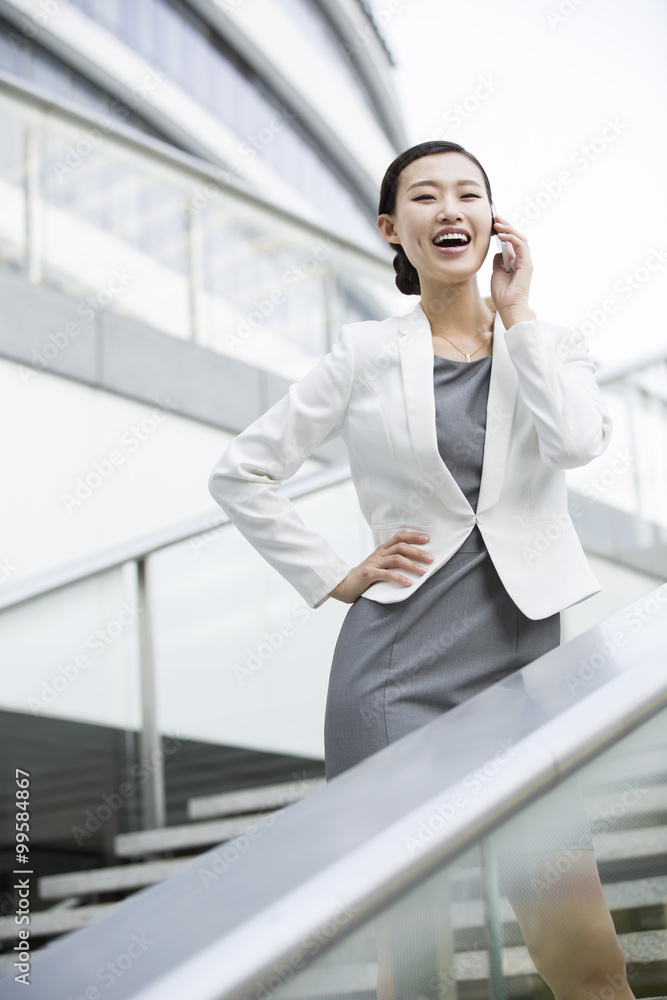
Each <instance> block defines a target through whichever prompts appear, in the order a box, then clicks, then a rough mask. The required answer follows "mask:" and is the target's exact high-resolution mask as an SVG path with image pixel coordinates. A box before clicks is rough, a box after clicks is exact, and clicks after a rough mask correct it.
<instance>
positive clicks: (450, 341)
mask: <svg viewBox="0 0 667 1000" xmlns="http://www.w3.org/2000/svg"><path fill="white" fill-rule="evenodd" d="M435 336H436V337H442V338H443V340H446V341H447V343H448V344H451V345H452V347H456V344H455V343H454V341H453V340H450V339H449V337H445V335H444V333H436V334H435ZM487 343H488V341H487V342H486V343H484V344H480V345H479V347H478V348H477V349H476V350H474V351H473V352H472V354H467V353H466V351H462V350H461V348H460V347H456V350H457V351H458V352H459V354H462V355H463V357H464V358H465V359H466V361H470V359H471V357H472V356H473V354H477V351H481V350H482V348H483V347H486V344H487Z"/></svg>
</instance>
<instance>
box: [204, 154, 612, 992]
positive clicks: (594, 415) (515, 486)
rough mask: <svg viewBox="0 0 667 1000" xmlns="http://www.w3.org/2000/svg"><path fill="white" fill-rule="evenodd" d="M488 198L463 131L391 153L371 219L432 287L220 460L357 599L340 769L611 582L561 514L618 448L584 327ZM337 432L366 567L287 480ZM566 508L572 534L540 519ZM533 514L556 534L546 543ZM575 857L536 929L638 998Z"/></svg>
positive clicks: (257, 510) (476, 682)
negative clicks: (558, 313)
mask: <svg viewBox="0 0 667 1000" xmlns="http://www.w3.org/2000/svg"><path fill="white" fill-rule="evenodd" d="M491 204H492V197H491V187H490V184H489V180H488V177H487V175H486V173H485V171H484V169H483V168H482V166H481V164H480V163H479V161H478V160H477V159H476V158H475V157H474V156H473V155H472V154H471V153H469V152H468V151H467V150H465V149H463V147H461V146H459V145H458V144H456V143H450V142H435V141H434V142H426V143H421V144H420V145H418V146H415V147H412V148H411V149H408V150H406V151H405V152H404V153H402V154H401V155H400V156H398V157H397V158H396V160H395V161H394V162H393V163H392V164H391V165H390V167H389V168H388V170H387V173H386V175H385V178H384V181H383V184H382V190H381V195H380V204H379V217H378V227H379V229H380V232H381V234H382V236H383V238H384V239H385V240H386V241H387V242H388V243H389V244H390V245H392V246H394V247H395V248H396V257H395V259H394V268H395V270H396V284H397V286H398V288H399V290H400V291H402V292H404V293H405V294H408V295H411V294H417V295H420V296H421V299H420V302H419V304H418V306H417V307H416V308H415V309H414V310H413V312H412V313H411V314H409V315H408V316H407V317H400V318H398V317H391V318H389V319H387V320H385V321H382V322H367V323H358V324H350V325H348V326H347V327H344V328H343V330H342V331H341V338H340V341H339V342H338V343H337V344H336V345H334V348H333V349H332V351H331V352H330V353H329V355H327V356H326V357H325V358H324V359H323V360H322V361H321V362H320V363H319V364H318V365H317V366H316V367H315V368H314V369H312V370H311V372H309V373H308V374H307V375H306V376H305V377H304V378H303V379H302V380H301V381H300V382H298V383H296V384H295V385H293V386H292V387H291V388H290V391H289V393H288V395H287V396H286V397H284V399H283V400H281V401H280V402H279V403H277V404H275V406H274V407H272V408H271V409H270V410H269V411H268V412H267V413H266V414H264V416H263V417H260V419H259V420H257V421H255V422H254V423H253V424H252V425H251V426H250V427H249V428H247V429H246V430H245V431H243V432H242V434H240V435H239V436H238V437H237V438H236V439H235V440H234V441H233V442H232V443H231V444H230V446H229V447H228V449H227V450H226V452H225V453H224V454H223V456H222V457H221V459H220V460H219V462H218V463H217V465H216V467H215V468H214V470H213V472H212V474H211V478H210V483H209V486H210V490H211V493H212V495H213V496H214V497H215V499H216V500H217V501H218V503H219V504H220V505H221V506H222V507H223V509H224V510H225V511H226V512H227V513H228V514H229V516H230V518H231V519H232V520H233V521H234V523H236V524H237V526H238V527H239V529H240V530H241V531H242V532H243V534H244V535H245V536H246V538H248V540H249V541H250V542H251V543H252V544H253V545H254V546H255V547H256V548H257V549H258V550H259V551H260V553H261V554H262V555H263V556H264V557H265V558H266V559H267V560H268V561H269V562H270V563H271V564H272V565H273V566H274V567H275V568H276V569H278V570H279V572H281V573H282V574H283V575H284V576H285V577H286V578H287V579H288V580H290V582H291V583H293V585H294V586H295V587H296V588H297V590H299V592H300V593H301V594H302V596H303V597H304V599H305V600H306V601H307V602H308V603H309V605H310V606H311V607H319V606H320V605H321V604H322V603H323V602H324V600H326V599H327V598H328V597H333V598H335V599H337V600H340V601H343V602H344V603H348V604H351V608H350V610H349V611H348V613H347V615H346V617H345V620H344V622H343V626H342V629H341V632H340V635H339V638H338V642H337V644H336V649H335V652H334V657H333V663H332V668H331V676H330V682H329V692H328V698H327V708H326V718H325V764H326V774H327V779H328V780H330V779H332V778H334V777H335V776H336V775H338V774H340V773H341V772H342V771H344V770H346V769H347V768H349V767H352V766H353V765H354V764H356V763H357V762H359V761H360V760H362V759H364V758H365V757H367V756H369V755H370V754H372V753H375V752H376V751H378V750H380V749H381V748H382V747H384V746H386V745H387V744H388V743H391V742H393V741H394V740H397V739H399V738H400V737H402V736H403V735H405V734H407V733H409V732H411V731H412V730H414V729H416V728H418V727H419V726H422V725H424V724H425V723H426V722H428V721H429V720H430V719H431V718H433V717H434V716H436V715H438V714H440V713H442V712H445V711H447V710H448V709H449V708H451V707H453V706H455V705H457V704H459V703H460V702H462V701H463V700H465V699H467V698H469V697H470V696H471V695H473V694H475V693H477V692H478V691H481V690H483V689H484V688H485V687H487V686H488V685H490V684H492V683H494V682H496V681H498V680H500V679H502V678H503V677H506V676H507V675H508V674H510V673H513V672H514V671H516V670H518V669H519V668H520V667H522V666H524V665H525V664H527V663H529V662H530V661H532V660H534V659H535V658H537V657H538V656H540V655H542V654H543V653H545V652H547V651H548V650H550V649H552V648H553V647H554V646H556V645H558V643H559V642H560V611H561V610H562V609H563V608H565V607H568V606H569V605H570V604H573V603H576V602H577V601H580V600H583V599H585V598H586V597H588V596H590V595H591V594H593V593H595V592H597V591H598V590H599V589H600V588H599V584H598V583H597V580H595V577H594V576H593V574H592V573H591V571H590V567H589V566H588V564H587V562H586V559H585V556H584V554H583V550H582V549H581V546H580V543H579V541H578V539H577V537H576V533H575V532H574V529H573V527H572V524H571V521H570V520H569V516H568V513H567V500H566V483H565V471H564V470H565V469H566V468H569V467H573V466H576V465H584V464H586V463H587V462H589V461H590V460H591V459H592V458H594V457H595V456H596V455H599V454H601V453H602V452H603V451H604V450H605V448H606V447H607V445H608V443H609V438H610V432H611V421H610V418H609V415H608V413H607V410H606V407H605V404H604V402H603V400H602V398H601V395H600V393H599V390H598V387H597V385H596V383H595V378H594V365H593V363H592V361H591V359H590V357H589V355H588V352H587V349H586V346H585V343H584V342H583V338H582V337H581V336H580V335H578V334H577V333H576V331H573V330H569V329H568V328H563V327H556V326H554V325H553V324H549V323H544V322H542V321H538V320H537V317H536V315H535V313H534V312H533V310H532V309H531V308H530V306H529V304H528V293H529V286H530V280H531V275H532V264H531V259H530V253H529V250H528V245H527V242H526V239H525V237H524V236H522V235H521V234H520V233H518V232H517V231H516V230H515V229H514V227H512V226H511V225H510V224H509V222H507V220H505V219H503V218H502V217H500V216H497V215H496V216H495V220H494V217H493V216H492V213H491ZM494 225H495V230H494ZM494 231H496V232H497V233H498V235H499V237H500V239H501V240H502V241H504V242H505V243H506V244H507V245H508V247H509V257H510V265H511V270H510V271H509V272H508V271H505V270H504V268H503V264H502V259H501V255H500V254H496V256H495V257H494V264H493V274H492V278H491V297H490V298H487V299H482V298H481V296H480V293H479V289H478V286H477V272H478V270H479V268H480V267H481V265H482V263H483V262H484V260H485V258H486V255H487V253H488V248H489V242H490V239H491V236H492V234H493V233H494ZM338 434H340V435H341V436H342V437H343V438H344V440H345V441H346V444H347V446H348V451H349V454H350V467H351V471H352V478H353V482H354V484H355V488H356V490H357V494H358V496H359V501H360V505H361V508H362V511H363V513H364V516H365V517H366V519H367V520H368V522H369V524H370V525H371V527H372V529H373V533H374V540H376V541H377V542H378V544H377V547H376V548H375V550H374V551H373V552H372V553H371V554H370V555H369V556H368V557H367V558H366V559H364V560H363V561H362V562H361V563H360V564H359V565H358V566H355V567H349V566H347V565H346V564H345V563H344V562H343V561H342V560H341V559H340V557H339V556H338V555H337V553H335V552H334V550H333V549H332V548H331V547H330V546H329V545H328V543H327V542H326V540H325V539H323V538H322V537H321V536H320V535H319V534H317V533H315V532H312V531H310V530H309V529H308V528H307V527H306V526H305V524H304V523H303V522H302V521H301V519H300V517H299V516H298V515H297V514H296V510H295V508H294V507H293V505H292V504H291V502H290V501H289V500H288V499H287V498H286V497H284V496H283V495H281V494H279V493H278V492H277V486H278V485H279V484H280V482H281V481H282V480H283V479H285V478H289V476H291V475H293V474H294V472H296V470H297V469H298V468H299V466H300V465H301V464H302V463H303V461H304V459H305V458H306V457H307V456H308V455H309V454H310V453H311V452H312V451H313V450H314V449H315V448H316V447H318V446H319V445H320V444H322V443H324V442H326V441H328V440H330V439H331V438H333V437H334V436H336V435H338ZM553 521H555V523H556V524H557V525H559V528H560V534H558V532H553V531H552V532H550V533H547V534H546V535H545V534H544V530H543V529H546V527H547V526H549V525H550V524H551V523H552V522H553ZM537 535H540V536H541V537H547V538H549V539H551V542H550V544H549V545H548V546H547V547H546V549H545V548H544V546H543V547H542V548H541V549H538V548H537V547H536V546H535V538H536V536H537ZM427 543H430V544H427ZM531 543H532V544H531ZM361 597H363V598H365V600H359V598H361ZM407 598H409V600H408V599H407ZM556 846H558V845H556ZM567 846H573V845H568V844H565V847H567ZM585 846H586V847H588V848H590V847H592V844H591V842H590V840H588V842H587V843H586V845H585ZM570 860H571V863H570V867H569V869H568V874H566V875H564V876H563V879H562V880H561V882H560V883H559V892H560V893H561V901H562V899H563V898H565V899H567V900H569V902H568V905H566V906H565V908H563V907H562V906H556V905H555V906H553V907H551V906H545V900H544V898H542V899H541V900H535V899H531V898H530V896H529V895H527V894H526V892H525V891H517V892H516V893H515V894H514V895H513V896H512V895H511V897H510V898H511V901H512V905H513V907H514V910H515V913H516V915H517V919H518V920H519V922H520V924H521V927H522V931H523V933H524V938H525V940H526V944H527V945H528V947H529V950H530V952H531V955H532V957H533V960H534V962H535V964H536V965H537V968H538V970H539V971H540V972H541V974H542V976H543V977H544V979H545V980H546V981H547V983H548V984H549V986H550V987H551V989H552V990H553V992H554V994H555V996H556V997H557V998H558V1000H560V998H565V997H567V998H568V1000H580V998H581V1000H590V994H591V992H593V993H594V992H595V991H596V990H599V989H606V990H608V989H609V984H610V982H612V981H613V983H614V984H620V985H618V988H617V987H616V986H615V987H614V996H615V998H618V1000H628V998H630V997H632V993H631V991H630V989H629V987H628V985H627V980H626V978H625V961H624V956H623V952H622V951H621V948H620V945H619V943H618V940H617V938H616V935H615V933H614V928H613V924H612V921H611V917H610V915H609V912H608V910H607V907H606V905H605V901H604V897H603V895H602V890H601V886H600V882H599V878H598V874H597V868H596V865H595V860H594V856H593V852H592V850H590V849H587V850H583V851H582V850H578V851H577V852H576V854H575V853H572V854H571V855H570ZM573 899H576V907H575V906H573V905H571V901H572V900H573ZM390 944H391V941H390V940H388V939H387V938H386V936H385V938H384V939H383V941H380V942H379V945H380V947H379V955H380V969H379V978H378V996H379V997H380V998H381V1000H397V998H398V994H397V992H396V991H397V990H398V991H399V992H400V989H401V987H400V984H399V979H400V970H397V969H395V968H392V963H391V960H390V955H391V951H392V948H391V947H390ZM582 944H583V947H582ZM383 954H386V955H389V957H388V958H383V957H382V956H383ZM565 956H567V958H566V959H565ZM603 995H606V994H603Z"/></svg>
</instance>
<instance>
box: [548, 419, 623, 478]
mask: <svg viewBox="0 0 667 1000" xmlns="http://www.w3.org/2000/svg"><path fill="white" fill-rule="evenodd" d="M587 430H588V433H580V434H579V435H578V436H577V437H575V436H574V435H568V438H569V441H568V442H566V441H559V442H553V443H552V445H551V447H545V445H544V444H543V442H540V457H541V459H542V461H543V463H544V464H545V465H547V466H549V468H550V469H577V468H579V467H581V466H583V465H588V463H589V462H592V461H593V459H594V458H598V456H599V455H602V454H603V453H604V452H605V451H606V450H607V448H608V447H609V444H610V442H611V435H612V430H613V424H612V420H611V417H610V416H609V415H608V414H603V415H602V418H601V421H600V423H599V424H598V426H597V427H595V428H588V429H587Z"/></svg>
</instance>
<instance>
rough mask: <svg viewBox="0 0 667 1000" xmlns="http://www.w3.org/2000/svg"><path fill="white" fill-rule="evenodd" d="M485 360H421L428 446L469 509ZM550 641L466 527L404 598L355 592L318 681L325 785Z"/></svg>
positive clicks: (477, 472)
mask: <svg viewBox="0 0 667 1000" xmlns="http://www.w3.org/2000/svg"><path fill="white" fill-rule="evenodd" d="M491 361H492V359H491V357H486V358H480V359H479V360H477V361H471V362H467V361H452V360H449V359H448V358H441V357H439V356H438V355H434V361H433V380H434V393H435V404H436V425H437V436H438V449H439V451H440V455H441V456H442V459H443V461H444V462H445V464H446V465H447V467H448V468H449V470H450V471H451V473H452V475H453V476H454V478H455V479H456V481H457V483H458V484H459V486H460V487H461V490H462V492H463V493H464V494H465V496H466V497H467V499H468V502H469V503H470V505H471V506H472V507H473V509H476V508H477V499H478V495H479V484H480V478H481V472H482V460H483V456H484V435H485V430H486V406H487V399H488V392H489V378H490V374H491ZM425 548H427V549H428V544H427V545H426V546H425ZM559 642H560V614H559V613H556V614H554V615H551V616H550V617H548V618H542V619H539V620H537V621H534V620H532V619H530V618H527V617H526V616H525V615H524V614H522V612H521V611H519V609H518V608H517V606H516V605H515V604H514V602H513V601H512V599H511V598H510V596H509V595H508V593H507V591H506V590H505V588H504V586H503V584H502V582H501V580H500V578H499V576H498V574H497V572H496V570H495V567H494V565H493V563H492V562H491V558H490V556H489V553H488V551H487V549H486V546H485V545H484V540H483V538H482V535H481V533H480V531H479V529H478V528H477V527H474V528H473V530H472V532H471V533H470V534H469V535H468V537H467V538H466V540H465V542H464V543H463V544H462V545H461V547H460V548H459V549H458V551H457V552H455V553H454V555H453V556H452V557H451V559H449V560H448V561H447V562H446V563H445V564H444V565H443V566H441V567H440V568H439V569H438V570H436V571H435V572H434V573H433V574H432V575H431V576H430V577H429V578H428V579H427V580H425V581H424V582H423V583H422V584H421V585H420V587H419V589H418V590H416V591H415V593H414V595H410V596H408V597H407V598H406V599H404V600H403V601H398V602H397V603H395V604H380V603H378V602H377V601H370V600H367V599H365V598H364V597H360V598H358V600H356V601H355V602H354V604H352V605H351V606H350V609H349V611H348V612H347V615H346V616H345V618H344V620H343V625H342V628H341V631H340V634H339V636H338V640H337V643H336V647H335V650H334V655H333V662H332V666H331V674H330V678H329V690H328V696H327V705H326V714H325V724H324V741H325V769H326V776H327V780H329V779H331V778H334V777H335V776H336V775H337V774H340V773H341V772H342V771H345V770H347V768H350V767H352V766H354V765H355V764H357V763H358V762H359V761H361V760H363V759H364V758H365V757H368V756H370V755H371V754H373V753H376V752H377V751H378V750H381V749H382V748H383V747H385V746H387V745H388V744H389V743H393V742H394V741H395V740H398V739H400V738H401V737H402V736H405V735H406V734H407V733H410V732H412V731H413V730H414V729H417V728H419V727H420V726H423V725H425V724H426V723H427V722H429V721H430V720H431V719H433V718H434V717H435V716H437V715H440V714H441V713H443V712H446V711H448V710H449V709H450V708H454V707H455V706H456V705H459V704H460V703H461V702H462V701H465V699H466V698H470V697H471V696H472V695H474V694H477V693H478V692H479V691H482V690H483V689H484V688H486V687H487V686H488V685H490V684H494V683H495V682H496V681H499V680H502V678H504V677H506V676H507V675H508V674H511V673H513V672H514V671H515V670H518V669H519V668H520V667H523V666H525V665H526V664H527V663H530V662H531V661H532V660H534V659H536V658H537V657H538V656H542V655H543V654H544V653H546V652H548V651H549V650H550V649H553V648H554V646H557V645H558V644H559Z"/></svg>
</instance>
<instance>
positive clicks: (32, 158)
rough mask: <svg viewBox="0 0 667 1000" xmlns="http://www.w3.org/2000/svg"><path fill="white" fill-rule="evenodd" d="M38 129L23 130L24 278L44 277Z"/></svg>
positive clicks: (37, 281) (37, 280)
mask: <svg viewBox="0 0 667 1000" xmlns="http://www.w3.org/2000/svg"><path fill="white" fill-rule="evenodd" d="M40 143H41V132H40V129H39V126H37V125H36V124H29V125H26V131H25V239H26V269H27V273H28V281H30V282H31V283H32V284H33V285H38V284H40V283H41V282H42V281H43V280H44V192H43V190H42V177H41V172H42V157H41V149H40Z"/></svg>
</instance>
